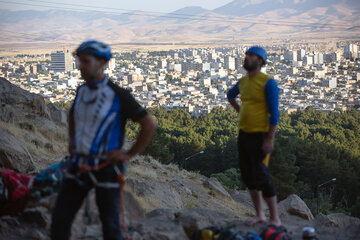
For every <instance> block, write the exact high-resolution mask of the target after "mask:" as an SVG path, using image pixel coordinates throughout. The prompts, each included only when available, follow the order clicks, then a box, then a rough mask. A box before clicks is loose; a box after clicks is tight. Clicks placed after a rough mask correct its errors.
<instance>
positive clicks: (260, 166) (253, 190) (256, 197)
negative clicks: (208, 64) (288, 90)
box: [227, 46, 281, 226]
mask: <svg viewBox="0 0 360 240" xmlns="http://www.w3.org/2000/svg"><path fill="white" fill-rule="evenodd" d="M266 60H267V53H266V51H265V49H263V48H261V47H258V46H254V47H251V48H249V49H248V50H247V51H246V53H245V60H244V64H243V67H244V68H245V70H246V71H247V75H246V76H245V77H242V78H241V79H240V80H239V81H238V82H237V83H236V84H235V86H233V87H232V88H231V89H230V90H229V91H228V93H227V98H228V101H229V103H230V105H231V106H232V107H233V108H234V109H235V110H236V111H237V112H238V113H239V116H240V117H239V124H238V126H239V136H238V151H239V167H240V171H241V176H242V180H243V181H244V183H245V184H246V186H247V187H248V189H249V192H250V195H251V199H252V201H253V203H254V207H255V211H256V216H255V217H254V218H252V219H250V220H249V221H248V222H247V225H254V224H256V223H265V222H266V217H265V214H264V210H263V206H262V201H261V195H262V196H263V197H264V199H265V201H266V203H267V205H268V206H269V210H270V220H269V223H270V224H274V225H277V226H280V225H281V221H280V218H279V216H278V212H277V197H276V191H275V188H274V186H273V184H272V182H271V179H270V174H269V169H268V164H269V158H270V154H271V152H272V151H273V149H274V137H275V131H276V126H277V124H278V122H279V96H278V95H279V93H278V92H279V91H278V87H277V83H276V81H275V80H274V79H272V77H270V76H268V75H266V74H264V73H261V71H260V70H261V67H262V66H263V65H265V64H266ZM238 94H240V99H241V106H240V105H239V104H238V103H237V102H236V100H235V99H236V96H237V95H238Z"/></svg>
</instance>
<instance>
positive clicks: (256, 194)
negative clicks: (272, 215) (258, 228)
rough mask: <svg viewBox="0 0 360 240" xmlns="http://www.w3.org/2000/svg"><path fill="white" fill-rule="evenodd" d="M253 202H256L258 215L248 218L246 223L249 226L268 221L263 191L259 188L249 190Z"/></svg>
mask: <svg viewBox="0 0 360 240" xmlns="http://www.w3.org/2000/svg"><path fill="white" fill-rule="evenodd" d="M249 193H250V196H251V199H252V202H253V204H254V207H255V212H256V216H255V217H253V218H251V219H250V220H248V221H247V222H246V225H248V226H253V225H255V224H256V223H265V222H266V217H265V214H264V209H263V204H262V201H261V200H262V199H261V198H262V196H261V195H262V194H261V191H258V190H249Z"/></svg>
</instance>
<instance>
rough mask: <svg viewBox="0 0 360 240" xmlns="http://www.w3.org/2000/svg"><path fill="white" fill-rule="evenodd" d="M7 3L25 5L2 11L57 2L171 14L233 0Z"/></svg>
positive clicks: (58, 0)
mask: <svg viewBox="0 0 360 240" xmlns="http://www.w3.org/2000/svg"><path fill="white" fill-rule="evenodd" d="M4 1H5V2H13V3H24V5H23V4H10V3H5V2H1V7H0V8H1V9H9V10H27V9H37V10H45V9H48V8H45V7H41V6H26V5H25V4H30V5H34V4H36V5H51V4H50V2H55V3H58V4H60V5H55V6H64V7H66V5H61V4H63V3H66V4H81V5H86V6H99V7H106V8H108V7H110V8H122V9H133V10H143V11H155V12H171V11H175V10H178V9H180V8H182V7H188V6H200V7H203V8H206V9H209V10H212V9H214V8H217V7H220V6H223V5H225V4H227V3H229V2H231V1H232V0H103V1H95V0H4ZM67 7H70V8H71V7H72V6H67Z"/></svg>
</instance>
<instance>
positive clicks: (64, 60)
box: [50, 50, 73, 72]
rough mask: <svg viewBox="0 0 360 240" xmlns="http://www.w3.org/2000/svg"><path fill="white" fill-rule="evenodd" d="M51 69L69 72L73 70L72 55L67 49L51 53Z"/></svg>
mask: <svg viewBox="0 0 360 240" xmlns="http://www.w3.org/2000/svg"><path fill="white" fill-rule="evenodd" d="M50 56H51V70H53V71H54V72H69V71H72V70H73V57H72V55H71V53H70V51H69V50H64V51H58V52H54V53H51V55H50Z"/></svg>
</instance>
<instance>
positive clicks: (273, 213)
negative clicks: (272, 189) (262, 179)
mask: <svg viewBox="0 0 360 240" xmlns="http://www.w3.org/2000/svg"><path fill="white" fill-rule="evenodd" d="M264 199H265V201H266V203H267V205H268V207H269V211H270V221H269V224H273V225H275V226H281V221H280V218H279V214H278V210H277V197H276V196H273V197H269V198H264Z"/></svg>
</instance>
